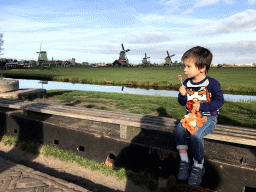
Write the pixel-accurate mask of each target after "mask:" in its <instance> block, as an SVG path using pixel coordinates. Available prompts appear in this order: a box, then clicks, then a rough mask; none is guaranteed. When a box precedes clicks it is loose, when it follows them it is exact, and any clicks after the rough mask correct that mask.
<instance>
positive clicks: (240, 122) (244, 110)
mask: <svg viewBox="0 0 256 192" xmlns="http://www.w3.org/2000/svg"><path fill="white" fill-rule="evenodd" d="M47 95H48V96H49V97H57V98H58V99H60V101H61V102H78V101H79V102H88V103H90V104H87V105H85V107H88V108H98V109H106V110H113V109H122V110H128V111H129V112H131V113H137V114H145V115H146V114H152V113H155V114H157V115H159V116H168V117H172V118H175V119H183V117H184V114H185V113H186V109H185V106H181V105H180V104H179V103H178V99H177V98H176V97H163V96H150V95H135V94H124V93H108V92H96V91H73V90H48V91H47ZM97 103H101V104H103V105H104V106H102V107H97V106H96V104H97ZM111 108H113V109H111ZM218 123H220V124H226V125H235V126H243V127H250V128H256V101H246V102H244V101H240V102H232V101H225V103H224V105H223V106H222V107H221V108H220V115H219V116H218Z"/></svg>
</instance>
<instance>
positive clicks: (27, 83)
mask: <svg viewBox="0 0 256 192" xmlns="http://www.w3.org/2000/svg"><path fill="white" fill-rule="evenodd" d="M4 79H12V78H4ZM15 80H19V88H20V89H27V88H35V89H41V88H43V89H46V90H51V89H70V90H82V91H101V92H114V93H129V94H139V95H158V96H166V97H177V96H178V93H179V92H178V91H172V90H154V89H149V90H146V89H140V88H129V87H123V86H111V85H92V84H80V83H75V84H73V83H70V82H57V81H40V80H30V79H29V80H26V79H15ZM224 99H225V100H226V101H240V100H243V101H250V100H251V101H256V96H247V95H231V94H224Z"/></svg>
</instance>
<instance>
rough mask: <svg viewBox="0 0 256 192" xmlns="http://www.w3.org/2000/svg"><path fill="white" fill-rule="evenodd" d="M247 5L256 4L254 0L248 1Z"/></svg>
mask: <svg viewBox="0 0 256 192" xmlns="http://www.w3.org/2000/svg"><path fill="white" fill-rule="evenodd" d="M248 3H249V4H251V5H254V4H255V3H256V0H248Z"/></svg>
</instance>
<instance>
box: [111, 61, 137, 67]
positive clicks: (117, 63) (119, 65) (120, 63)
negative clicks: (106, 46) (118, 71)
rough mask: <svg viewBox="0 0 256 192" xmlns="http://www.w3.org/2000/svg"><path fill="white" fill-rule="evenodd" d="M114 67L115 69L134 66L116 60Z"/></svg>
mask: <svg viewBox="0 0 256 192" xmlns="http://www.w3.org/2000/svg"><path fill="white" fill-rule="evenodd" d="M112 66H115V67H131V66H132V65H131V64H129V63H126V62H123V61H120V60H115V61H114V62H113V63H112Z"/></svg>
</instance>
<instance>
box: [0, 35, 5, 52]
mask: <svg viewBox="0 0 256 192" xmlns="http://www.w3.org/2000/svg"><path fill="white" fill-rule="evenodd" d="M3 44H4V40H3V33H0V55H3V53H2V50H3V48H2V46H3Z"/></svg>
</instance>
